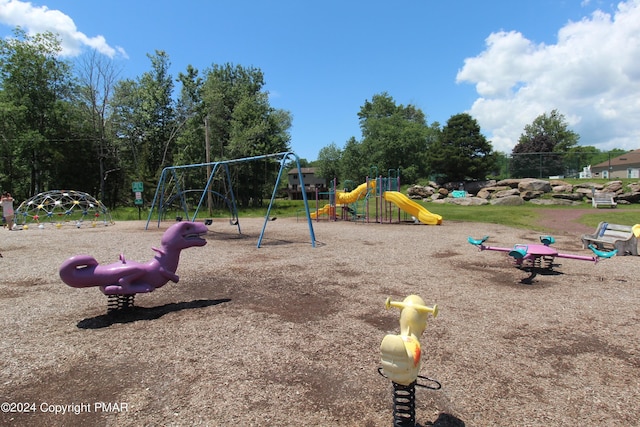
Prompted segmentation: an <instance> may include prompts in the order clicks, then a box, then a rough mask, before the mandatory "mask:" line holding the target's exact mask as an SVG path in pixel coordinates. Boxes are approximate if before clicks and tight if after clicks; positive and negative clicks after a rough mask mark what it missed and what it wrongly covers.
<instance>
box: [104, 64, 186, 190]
mask: <svg viewBox="0 0 640 427" xmlns="http://www.w3.org/2000/svg"><path fill="white" fill-rule="evenodd" d="M148 57H149V59H150V61H151V68H152V69H151V71H148V72H145V73H143V74H142V76H141V77H140V78H138V79H137V80H131V79H125V80H121V81H119V82H118V83H117V84H116V86H115V90H114V96H113V103H112V111H113V114H112V116H111V118H110V120H111V123H112V124H113V132H114V135H115V136H116V137H117V140H118V144H117V145H118V147H117V152H118V156H119V157H120V159H121V162H122V165H123V166H124V168H125V170H126V171H127V177H126V180H125V181H126V182H131V181H143V182H145V183H147V186H148V187H153V186H154V184H155V182H156V181H157V179H158V177H159V176H160V173H161V171H162V169H163V168H164V167H166V166H169V165H171V164H172V161H173V154H174V152H175V149H176V144H175V140H176V137H177V135H178V131H179V129H180V126H181V124H182V123H180V122H179V121H178V120H177V119H176V109H175V102H174V100H173V98H172V95H173V79H172V77H171V75H170V74H169V66H170V62H169V57H168V56H167V54H166V53H165V52H163V51H156V53H155V55H148Z"/></svg>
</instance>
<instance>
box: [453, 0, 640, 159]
mask: <svg viewBox="0 0 640 427" xmlns="http://www.w3.org/2000/svg"><path fill="white" fill-rule="evenodd" d="M456 80H457V82H459V83H460V82H465V83H472V84H475V87H476V91H477V93H478V95H479V98H478V99H476V101H475V102H474V103H473V106H472V107H471V110H470V111H469V114H471V115H472V116H473V117H474V118H475V119H476V120H478V123H479V124H480V126H481V128H482V129H483V131H484V132H486V133H487V136H488V138H489V139H490V140H491V141H492V143H493V147H494V149H496V150H499V151H503V152H507V153H510V152H511V150H512V148H513V147H514V145H515V144H516V143H517V142H518V138H519V137H520V135H521V134H522V132H523V130H524V126H525V125H527V124H530V123H531V122H533V120H534V119H535V118H536V117H538V116H539V115H541V114H543V113H550V112H551V110H553V109H557V110H558V111H559V112H560V113H561V114H563V115H564V116H565V119H566V120H567V123H568V124H569V126H570V128H571V129H572V130H574V131H575V132H577V133H578V134H580V144H581V145H593V146H596V147H597V148H599V149H601V150H609V149H612V148H623V149H637V148H640V120H638V118H640V96H639V95H640V0H628V1H626V2H622V3H619V4H618V7H617V9H616V10H615V13H614V14H613V16H612V15H610V14H607V13H604V12H602V11H600V10H598V11H596V12H594V13H593V14H591V16H589V17H587V18H584V19H582V20H581V21H579V22H569V23H568V24H567V25H565V26H564V27H563V28H561V29H560V31H559V32H558V37H557V42H556V43H555V44H553V45H545V44H535V43H534V42H532V41H530V40H527V39H526V38H525V37H524V36H523V35H522V34H521V33H519V32H514V31H512V32H497V33H492V34H490V35H489V37H487V39H486V49H485V50H484V51H483V52H482V53H480V54H479V55H478V56H475V57H473V58H467V59H465V61H464V66H463V67H462V69H461V70H459V72H458V75H457V78H456Z"/></svg>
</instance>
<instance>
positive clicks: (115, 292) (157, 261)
mask: <svg viewBox="0 0 640 427" xmlns="http://www.w3.org/2000/svg"><path fill="white" fill-rule="evenodd" d="M207 231H208V229H207V226H206V225H204V224H202V223H198V222H179V223H176V224H174V225H172V226H171V227H169V228H168V229H167V231H165V232H164V234H163V235H162V240H161V242H160V243H161V246H160V248H159V249H158V248H151V249H153V250H154V251H155V252H156V255H155V256H154V257H153V259H152V260H151V261H149V262H147V263H144V264H143V263H139V262H136V261H130V260H126V259H125V257H124V254H120V261H119V262H116V263H113V264H108V265H100V264H99V263H98V261H97V260H96V259H95V258H94V257H92V256H91V255H76V256H73V257H71V258H69V259H67V260H66V261H65V262H63V263H62V265H61V266H60V270H59V274H60V278H61V279H62V281H63V282H64V283H66V284H67V285H69V286H72V287H74V288H87V287H92V286H98V287H99V288H100V290H101V291H102V293H103V294H105V295H107V297H108V298H109V301H108V307H109V311H113V310H115V309H126V308H131V307H132V306H133V299H134V297H135V295H136V294H138V293H147V292H153V291H154V290H156V289H157V288H160V287H162V286H164V285H165V284H166V283H167V282H168V281H169V280H171V281H172V282H174V283H178V280H179V277H178V275H177V274H176V270H177V269H178V262H179V260H180V252H181V251H182V250H183V249H187V248H191V247H194V246H204V245H206V244H207V241H206V240H204V239H203V238H202V237H201V236H203V235H205V234H206V233H207Z"/></svg>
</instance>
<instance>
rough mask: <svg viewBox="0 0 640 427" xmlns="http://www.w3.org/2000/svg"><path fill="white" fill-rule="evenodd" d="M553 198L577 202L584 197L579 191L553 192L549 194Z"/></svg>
mask: <svg viewBox="0 0 640 427" xmlns="http://www.w3.org/2000/svg"><path fill="white" fill-rule="evenodd" d="M551 197H552V198H554V199H561V200H572V201H574V202H579V201H581V200H583V199H584V195H583V194H580V193H555V194H552V195H551Z"/></svg>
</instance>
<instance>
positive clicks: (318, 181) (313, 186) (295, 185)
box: [287, 168, 328, 200]
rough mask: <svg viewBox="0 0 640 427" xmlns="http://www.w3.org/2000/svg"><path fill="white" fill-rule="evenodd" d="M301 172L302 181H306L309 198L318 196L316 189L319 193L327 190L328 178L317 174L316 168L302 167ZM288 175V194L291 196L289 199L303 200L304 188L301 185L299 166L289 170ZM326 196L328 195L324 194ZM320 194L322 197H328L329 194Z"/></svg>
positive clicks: (305, 185)
mask: <svg viewBox="0 0 640 427" xmlns="http://www.w3.org/2000/svg"><path fill="white" fill-rule="evenodd" d="M300 172H301V173H302V181H303V183H304V187H305V191H306V193H307V199H313V200H315V198H316V190H317V191H318V192H319V193H322V192H327V191H328V187H327V180H326V179H324V178H320V177H318V176H316V168H300ZM287 175H288V185H287V195H288V196H289V200H301V199H302V188H301V185H300V178H299V177H298V168H293V169H291V170H289V173H288V174H287ZM323 196H326V195H323ZM323 196H319V197H320V198H321V199H326V198H328V196H326V197H323Z"/></svg>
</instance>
